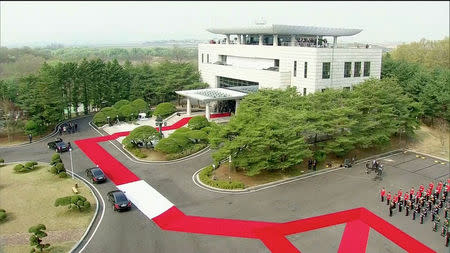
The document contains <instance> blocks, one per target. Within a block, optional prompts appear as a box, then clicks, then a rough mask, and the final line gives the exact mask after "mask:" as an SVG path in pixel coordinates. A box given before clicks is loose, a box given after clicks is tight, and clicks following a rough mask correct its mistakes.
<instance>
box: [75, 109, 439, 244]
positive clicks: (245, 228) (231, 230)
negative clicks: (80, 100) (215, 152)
mask: <svg viewBox="0 0 450 253" xmlns="http://www.w3.org/2000/svg"><path fill="white" fill-rule="evenodd" d="M222 117H226V116H222ZM189 119H190V118H183V119H182V120H180V121H178V122H176V123H175V124H173V125H171V126H167V127H163V131H164V130H173V129H177V128H180V127H182V126H184V125H185V124H187V122H188V121H189ZM128 134H129V132H120V133H116V134H113V135H108V136H102V137H95V138H89V139H84V140H77V141H75V144H76V145H77V146H78V147H79V148H80V149H81V150H82V151H83V152H84V153H85V154H86V156H87V157H88V158H89V159H91V161H92V162H93V163H94V164H97V165H98V166H100V168H101V169H102V170H103V172H104V173H105V174H106V175H107V176H108V178H109V179H110V180H111V181H112V182H113V183H114V184H116V185H122V184H127V183H131V182H135V181H138V180H140V179H139V178H138V177H137V176H136V175H135V174H134V173H133V172H131V171H130V170H129V169H128V168H126V167H125V166H124V165H122V164H121V163H120V162H119V161H117V160H116V159H115V158H114V157H113V156H111V155H110V154H109V153H108V152H106V150H104V149H103V148H102V147H101V146H100V145H99V144H98V143H99V142H104V141H108V140H114V139H116V138H118V137H121V136H126V135H128ZM152 220H153V221H154V222H155V223H156V224H157V225H158V226H159V227H160V228H161V229H163V230H169V231H177V232H186V233H196V234H207V235H217V236H230V237H242V238H252V239H259V240H261V241H262V242H263V243H264V245H266V247H267V248H268V249H269V250H270V251H271V252H279V253H290V252H300V251H299V250H298V249H297V248H295V246H294V245H293V244H292V243H291V242H290V241H289V240H288V239H287V238H286V236H288V235H291V234H297V233H302V232H307V231H311V230H315V229H320V228H324V227H330V226H335V225H339V224H343V223H346V224H347V225H346V227H345V230H344V233H343V234H342V240H341V243H340V245H339V251H338V252H339V253H343V252H352V253H353V252H355V253H360V252H365V250H366V246H367V241H368V238H369V228H373V229H374V230H375V231H377V232H379V233H380V234H382V235H383V236H385V237H386V238H388V239H389V240H391V241H392V242H394V243H395V244H397V245H398V246H400V247H401V248H403V249H404V250H406V251H407V252H410V253H431V252H435V251H433V250H432V249H430V248H428V247H427V246H425V245H424V244H422V243H421V242H419V241H417V240H416V239H414V238H412V237H411V236H409V235H408V234H406V233H405V232H403V231H401V230H399V229H398V228H396V227H395V226H393V225H391V224H390V223H388V222H387V221H385V220H383V219H382V218H380V217H378V216H376V215H375V214H373V213H371V212H370V211H369V210H367V209H365V208H362V207H361V208H356V209H350V210H346V211H341V212H336V213H331V214H325V215H320V216H316V217H311V218H306V219H300V220H295V221H290V222H285V223H274V222H264V221H247V220H235V219H221V218H210V217H199V216H189V215H185V214H184V213H183V212H181V211H180V210H179V209H178V208H176V207H175V206H172V207H171V208H169V209H168V210H167V211H165V212H164V213H162V214H160V215H158V216H157V217H155V218H153V219H152Z"/></svg>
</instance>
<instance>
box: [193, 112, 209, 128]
mask: <svg viewBox="0 0 450 253" xmlns="http://www.w3.org/2000/svg"><path fill="white" fill-rule="evenodd" d="M188 126H189V128H190V129H192V130H200V129H202V128H204V127H207V126H209V122H208V120H207V119H206V118H205V117H204V116H201V115H199V116H194V117H192V118H191V119H190V120H189V123H188Z"/></svg>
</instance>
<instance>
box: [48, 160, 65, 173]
mask: <svg viewBox="0 0 450 253" xmlns="http://www.w3.org/2000/svg"><path fill="white" fill-rule="evenodd" d="M50 172H51V173H52V174H55V175H58V174H60V173H62V172H66V169H65V168H64V164H63V163H56V164H55V165H53V166H52V167H51V168H50Z"/></svg>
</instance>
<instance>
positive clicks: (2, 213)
mask: <svg viewBox="0 0 450 253" xmlns="http://www.w3.org/2000/svg"><path fill="white" fill-rule="evenodd" d="M6 216H7V215H6V211H5V209H0V221H4V220H5V219H6Z"/></svg>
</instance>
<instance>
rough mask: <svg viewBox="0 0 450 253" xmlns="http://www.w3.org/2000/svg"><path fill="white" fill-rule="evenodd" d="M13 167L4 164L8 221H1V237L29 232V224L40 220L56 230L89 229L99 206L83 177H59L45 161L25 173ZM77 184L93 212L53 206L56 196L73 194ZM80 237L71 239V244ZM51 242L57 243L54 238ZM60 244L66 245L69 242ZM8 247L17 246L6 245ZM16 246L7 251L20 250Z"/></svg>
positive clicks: (1, 181)
mask: <svg viewBox="0 0 450 253" xmlns="http://www.w3.org/2000/svg"><path fill="white" fill-rule="evenodd" d="M13 167H14V164H12V165H5V166H3V167H0V208H3V209H5V210H6V213H7V215H8V217H7V220H6V221H4V222H2V223H0V236H5V235H11V234H16V233H19V234H23V233H28V228H29V227H31V226H34V225H37V224H39V223H42V224H44V225H46V227H47V231H53V232H56V233H59V232H64V231H66V230H73V229H83V230H85V229H86V228H87V226H88V225H89V223H90V221H91V219H92V217H93V214H94V210H95V208H96V206H95V199H94V196H93V195H92V193H91V192H90V190H89V188H88V187H87V186H85V185H84V184H83V183H82V182H81V181H80V180H78V179H75V180H73V179H71V178H59V177H58V176H56V175H53V174H51V173H50V172H48V171H47V170H48V168H49V165H48V164H44V163H39V164H38V166H37V169H36V170H34V171H32V172H29V173H25V174H17V173H15V172H14V171H13ZM75 183H78V186H79V188H78V190H79V192H80V195H82V196H85V197H86V198H87V199H88V200H89V202H91V205H92V206H91V209H90V210H89V211H86V212H79V211H77V210H68V208H67V207H55V206H54V205H53V204H54V202H55V199H56V198H59V197H65V196H70V195H73V192H72V189H71V188H72V186H74V184H75ZM27 237H28V236H27ZM79 239H80V238H69V241H71V243H70V247H72V246H73V244H75V241H78V240H79ZM25 243H27V242H25ZM49 243H50V244H53V243H52V242H51V241H49ZM57 243H59V244H60V245H63V246H64V245H65V242H57ZM17 244H18V245H20V244H19V243H17ZM55 244H56V242H55ZM5 246H13V245H2V247H5ZM63 246H61V247H63ZM66 246H67V245H66ZM64 247H65V246H64ZM70 247H69V248H70ZM16 248H17V247H15V246H14V247H5V248H4V250H5V252H19V251H20V250H19V251H16ZM19 248H20V247H19ZM29 248H30V247H28V250H29ZM10 250H11V251H10ZM28 250H27V251H28ZM20 252H23V251H20ZM53 252H60V251H53Z"/></svg>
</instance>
